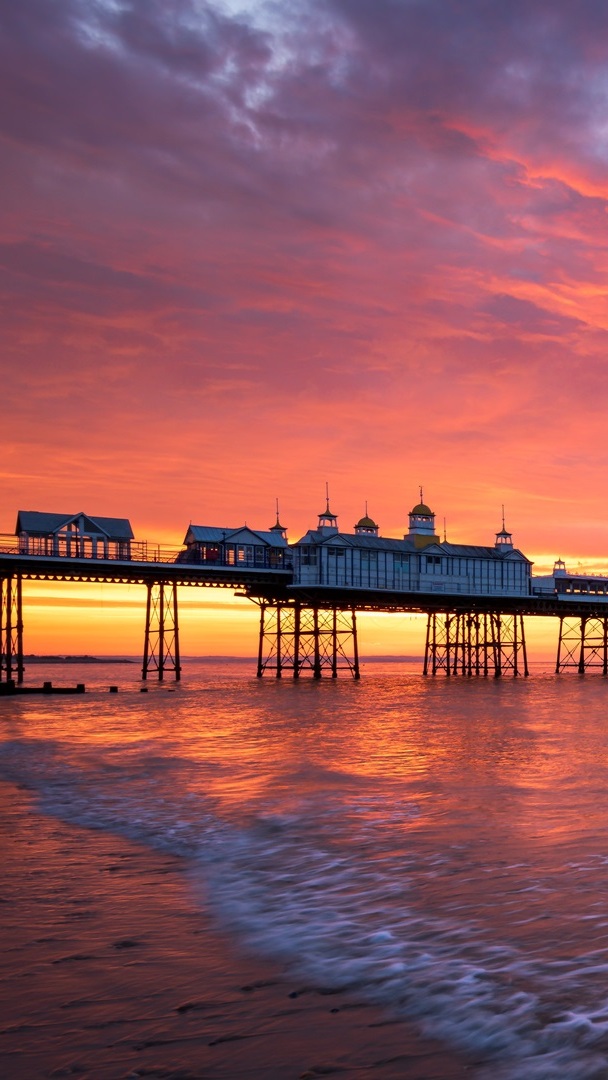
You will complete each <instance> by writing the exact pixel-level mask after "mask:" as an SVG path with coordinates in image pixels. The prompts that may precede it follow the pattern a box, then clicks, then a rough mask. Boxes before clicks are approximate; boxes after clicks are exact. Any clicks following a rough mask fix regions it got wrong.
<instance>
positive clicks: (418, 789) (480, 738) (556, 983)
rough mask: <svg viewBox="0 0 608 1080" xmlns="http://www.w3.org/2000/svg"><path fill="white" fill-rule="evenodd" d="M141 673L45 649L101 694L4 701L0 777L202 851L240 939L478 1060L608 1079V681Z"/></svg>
mask: <svg viewBox="0 0 608 1080" xmlns="http://www.w3.org/2000/svg"><path fill="white" fill-rule="evenodd" d="M139 674H140V673H139V669H138V667H137V665H136V664H133V665H129V664H116V665H114V664H111V663H107V664H86V665H82V666H79V665H78V664H69V665H67V664H66V665H62V666H56V665H53V664H37V665H36V666H35V668H34V666H32V667H31V668H29V669H28V674H27V685H34V684H37V685H42V683H43V682H44V681H52V682H53V684H54V685H75V684H76V683H85V685H86V693H85V694H84V695H78V696H63V695H52V696H51V695H22V696H21V695H19V696H14V697H5V698H3V699H0V740H1V741H0V780H3V781H5V782H7V783H11V784H18V785H20V786H21V787H25V788H26V789H28V791H29V792H30V793H31V796H32V798H33V799H34V800H35V806H36V809H37V810H38V811H39V812H41V813H43V814H45V815H48V816H49V817H51V818H55V819H59V820H61V821H63V822H70V823H74V824H76V825H78V826H84V827H85V828H87V829H91V830H97V831H99V830H101V831H102V832H104V833H108V834H116V835H120V836H124V837H129V838H130V839H132V840H135V841H137V842H138V843H139V844H142V845H145V846H149V847H150V848H154V849H161V850H162V851H166V852H171V853H175V854H177V855H179V856H181V857H183V859H184V860H186V862H187V866H188V882H189V888H190V889H191V891H192V895H193V897H195V898H196V904H197V905H200V910H201V912H204V913H205V916H208V915H210V916H211V918H212V920H213V921H214V923H215V925H217V927H218V930H221V931H222V932H228V933H229V934H230V935H231V936H232V938H233V939H234V940H235V941H236V942H238V943H239V944H240V945H242V947H243V949H246V950H248V951H249V952H250V953H253V954H254V955H259V956H260V957H266V958H269V959H272V960H273V961H277V962H279V963H280V964H282V965H283V966H284V969H285V970H286V971H288V972H289V973H290V975H292V976H293V977H294V978H295V977H297V978H299V979H301V980H305V982H306V984H307V985H315V986H320V987H323V988H326V989H327V990H335V989H340V990H345V991H347V992H348V993H352V994H353V995H355V996H356V997H357V998H358V999H359V1000H363V1001H368V1002H370V1003H373V1004H374V1005H376V1006H378V1005H379V1006H381V1007H382V1008H384V1009H385V1010H386V1011H387V1013H388V1014H390V1015H393V1016H401V1017H407V1018H408V1019H409V1020H410V1021H413V1022H414V1023H415V1024H416V1025H417V1026H418V1028H419V1030H420V1032H421V1034H424V1035H427V1036H431V1037H433V1038H434V1039H436V1040H439V1041H440V1042H441V1043H442V1044H443V1045H444V1046H445V1047H446V1049H447V1050H449V1049H450V1048H454V1049H455V1050H456V1049H458V1050H463V1051H465V1052H466V1053H467V1054H470V1055H471V1058H472V1060H474V1061H475V1062H476V1063H477V1064H476V1065H475V1066H474V1072H473V1073H472V1074H471V1075H474V1076H475V1077H476V1078H477V1080H482V1078H484V1080H485V1078H487V1077H492V1078H494V1080H496V1078H499V1080H522V1078H526V1080H553V1078H558V1077H559V1078H561V1080H563V1078H564V1077H566V1078H568V1080H596V1078H600V1077H601V1078H605V1077H608V681H606V679H603V678H602V677H601V676H600V675H596V674H588V675H585V676H583V677H581V676H579V675H577V674H573V673H567V674H566V673H564V674H560V675H555V674H554V673H552V671H551V669H550V664H547V665H546V666H545V667H543V665H542V664H539V665H537V666H536V667H533V668H532V673H531V675H530V677H529V678H523V677H519V678H503V679H500V680H495V679H484V678H468V679H467V678H462V677H456V678H449V679H448V678H446V677H445V675H438V676H436V677H434V678H431V677H428V678H425V677H423V675H422V674H421V672H420V665H418V664H415V663H406V662H396V661H395V662H390V663H389V662H384V661H377V662H371V661H369V662H365V663H363V665H362V678H361V680H360V681H358V682H355V681H354V680H352V679H351V678H349V677H347V676H343V677H340V678H338V679H336V680H332V679H327V678H324V679H322V680H320V681H318V682H315V681H314V680H311V679H309V678H302V679H300V680H299V681H294V680H292V679H289V678H283V679H281V680H277V679H274V678H271V677H268V676H266V677H264V678H263V679H257V678H255V676H254V663H253V661H248V662H246V661H231V660H210V659H207V660H186V661H185V662H184V670H183V680H182V682H181V683H180V684H175V683H173V682H170V681H167V682H164V683H162V684H159V683H157V682H154V681H149V682H148V684H147V689H146V692H142V684H141V683H140V681H139ZM110 686H114V687H117V691H116V692H110Z"/></svg>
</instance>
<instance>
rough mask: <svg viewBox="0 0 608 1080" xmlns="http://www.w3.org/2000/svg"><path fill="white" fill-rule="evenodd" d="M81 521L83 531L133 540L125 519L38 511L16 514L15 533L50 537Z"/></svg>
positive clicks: (113, 538) (116, 538)
mask: <svg viewBox="0 0 608 1080" xmlns="http://www.w3.org/2000/svg"><path fill="white" fill-rule="evenodd" d="M80 521H82V524H83V527H84V531H85V532H87V533H94V534H96V535H97V536H107V537H108V539H109V540H133V530H132V528H131V523H130V522H129V521H128V519H127V518H107V517H95V518H94V517H91V515H90V514H84V513H82V512H80V513H78V514H47V513H44V512H42V511H40V510H20V511H19V513H18V514H17V524H16V526H15V533H16V534H19V533H22V532H25V533H27V534H28V535H29V536H51V535H55V534H56V533H58V532H60V531H61V530H62V529H65V528H67V526H68V525H70V524H72V523H73V522H74V523H76V522H80Z"/></svg>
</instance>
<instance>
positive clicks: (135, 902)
mask: <svg viewBox="0 0 608 1080" xmlns="http://www.w3.org/2000/svg"><path fill="white" fill-rule="evenodd" d="M0 837H1V844H2V853H1V859H2V877H1V883H0V919H1V923H0V925H1V960H0V1074H1V1075H2V1076H5V1077H7V1078H10V1080H30V1078H32V1080H33V1078H36V1077H84V1078H90V1080H119V1078H127V1077H129V1078H135V1077H163V1078H165V1080H169V1078H173V1080H178V1078H179V1080H245V1078H247V1080H253V1078H261V1080H297V1078H300V1080H304V1078H307V1080H313V1078H315V1077H321V1076H330V1075H336V1076H339V1077H341V1078H344V1080H348V1078H351V1077H352V1078H355V1077H358V1078H360V1077H365V1076H367V1077H370V1078H376V1077H377V1078H378V1080H398V1078H400V1080H403V1078H406V1080H457V1078H462V1077H464V1076H469V1077H471V1076H472V1075H473V1073H474V1068H473V1066H472V1065H470V1064H467V1062H466V1061H465V1059H464V1058H459V1057H458V1056H457V1055H455V1054H453V1053H452V1052H446V1051H445V1049H444V1048H442V1047H440V1046H438V1045H437V1044H435V1043H433V1042H431V1041H428V1040H424V1039H421V1038H420V1037H419V1036H418V1035H417V1033H416V1031H415V1029H414V1028H413V1027H412V1026H411V1025H409V1024H408V1023H406V1022H404V1021H402V1020H397V1019H395V1018H394V1017H391V1016H390V1015H388V1014H387V1013H383V1012H382V1011H380V1010H378V1009H375V1008H373V1007H370V1006H369V1005H367V1004H365V1003H363V1002H361V1001H359V1000H357V998H356V997H355V996H351V995H347V994H343V993H332V994H328V993H323V992H322V991H321V990H319V989H318V988H314V987H311V986H305V985H302V984H300V983H294V981H293V979H292V978H290V977H289V976H288V975H287V974H286V973H285V972H284V971H282V970H281V969H280V968H277V967H275V966H273V965H272V964H271V963H270V962H267V961H266V960H264V959H260V958H257V957H251V956H246V955H243V954H242V953H241V952H240V951H239V950H237V948H235V945H234V943H232V942H230V941H227V940H226V939H225V938H224V937H223V936H222V935H221V934H220V933H218V931H217V928H216V927H215V926H214V925H213V924H212V923H211V921H210V919H209V918H208V917H207V916H206V915H205V914H204V913H203V912H201V910H200V909H199V908H197V906H196V900H195V897H194V895H193V892H192V890H191V887H190V881H189V877H188V863H187V861H186V860H183V859H180V858H177V857H175V856H169V855H165V854H162V853H158V852H154V851H151V850H148V849H147V848H144V847H141V846H139V845H137V844H135V843H131V842H129V841H127V840H123V839H121V838H119V837H113V836H109V835H108V834H106V833H101V832H99V833H97V832H94V831H90V830H85V829H80V828H76V827H72V826H70V825H66V824H63V823H61V822H58V821H55V820H54V819H51V818H46V817H44V816H42V815H40V814H38V813H37V812H36V810H35V808H33V807H32V804H31V800H30V797H29V795H28V793H27V792H25V791H23V790H19V789H16V788H14V787H12V786H10V785H8V784H0Z"/></svg>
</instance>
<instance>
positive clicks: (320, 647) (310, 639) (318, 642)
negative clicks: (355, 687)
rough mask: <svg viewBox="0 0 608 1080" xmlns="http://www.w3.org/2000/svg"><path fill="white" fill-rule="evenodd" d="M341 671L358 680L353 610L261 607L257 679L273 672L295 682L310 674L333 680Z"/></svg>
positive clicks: (263, 603)
mask: <svg viewBox="0 0 608 1080" xmlns="http://www.w3.org/2000/svg"><path fill="white" fill-rule="evenodd" d="M341 670H345V671H348V672H349V673H350V674H351V675H352V676H353V678H355V679H358V678H359V652H358V647H357V617H356V612H355V609H354V608H350V609H348V610H347V611H342V610H340V609H339V608H334V607H332V608H307V607H304V606H302V605H301V604H298V603H295V604H271V603H266V602H265V601H263V602H261V603H260V639H259V649H258V670H257V674H258V677H259V678H261V677H262V675H264V674H265V673H266V672H267V671H272V672H274V674H275V675H276V678H277V679H280V678H281V677H282V675H283V672H289V673H290V674H292V675H293V678H294V679H297V678H299V677H300V675H301V674H302V672H305V671H310V672H312V675H313V677H314V678H315V679H320V678H321V677H322V676H323V674H324V673H328V674H330V675H331V676H332V678H334V679H335V678H336V677H337V675H338V672H339V671H341Z"/></svg>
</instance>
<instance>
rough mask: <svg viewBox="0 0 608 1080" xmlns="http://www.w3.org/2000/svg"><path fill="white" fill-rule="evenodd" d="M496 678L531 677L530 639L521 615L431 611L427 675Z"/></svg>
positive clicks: (425, 656)
mask: <svg viewBox="0 0 608 1080" xmlns="http://www.w3.org/2000/svg"><path fill="white" fill-rule="evenodd" d="M439 671H443V672H445V674H446V675H447V676H450V675H466V676H468V677H471V676H473V675H474V676H480V675H482V676H483V677H484V678H487V677H488V675H490V674H493V675H494V677H495V678H499V677H500V676H501V675H503V674H505V673H507V672H510V673H511V674H512V675H514V676H515V675H520V674H523V675H527V674H528V661H527V654H526V637H525V631H524V622H523V617H522V616H521V615H496V614H493V613H492V614H491V613H489V612H482V613H479V612H475V611H473V612H462V611H458V612H430V613H429V616H428V621H427V631H426V645H425V653H424V667H423V673H424V674H425V675H427V674H429V673H430V674H431V675H436V674H437V673H438V672H439Z"/></svg>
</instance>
